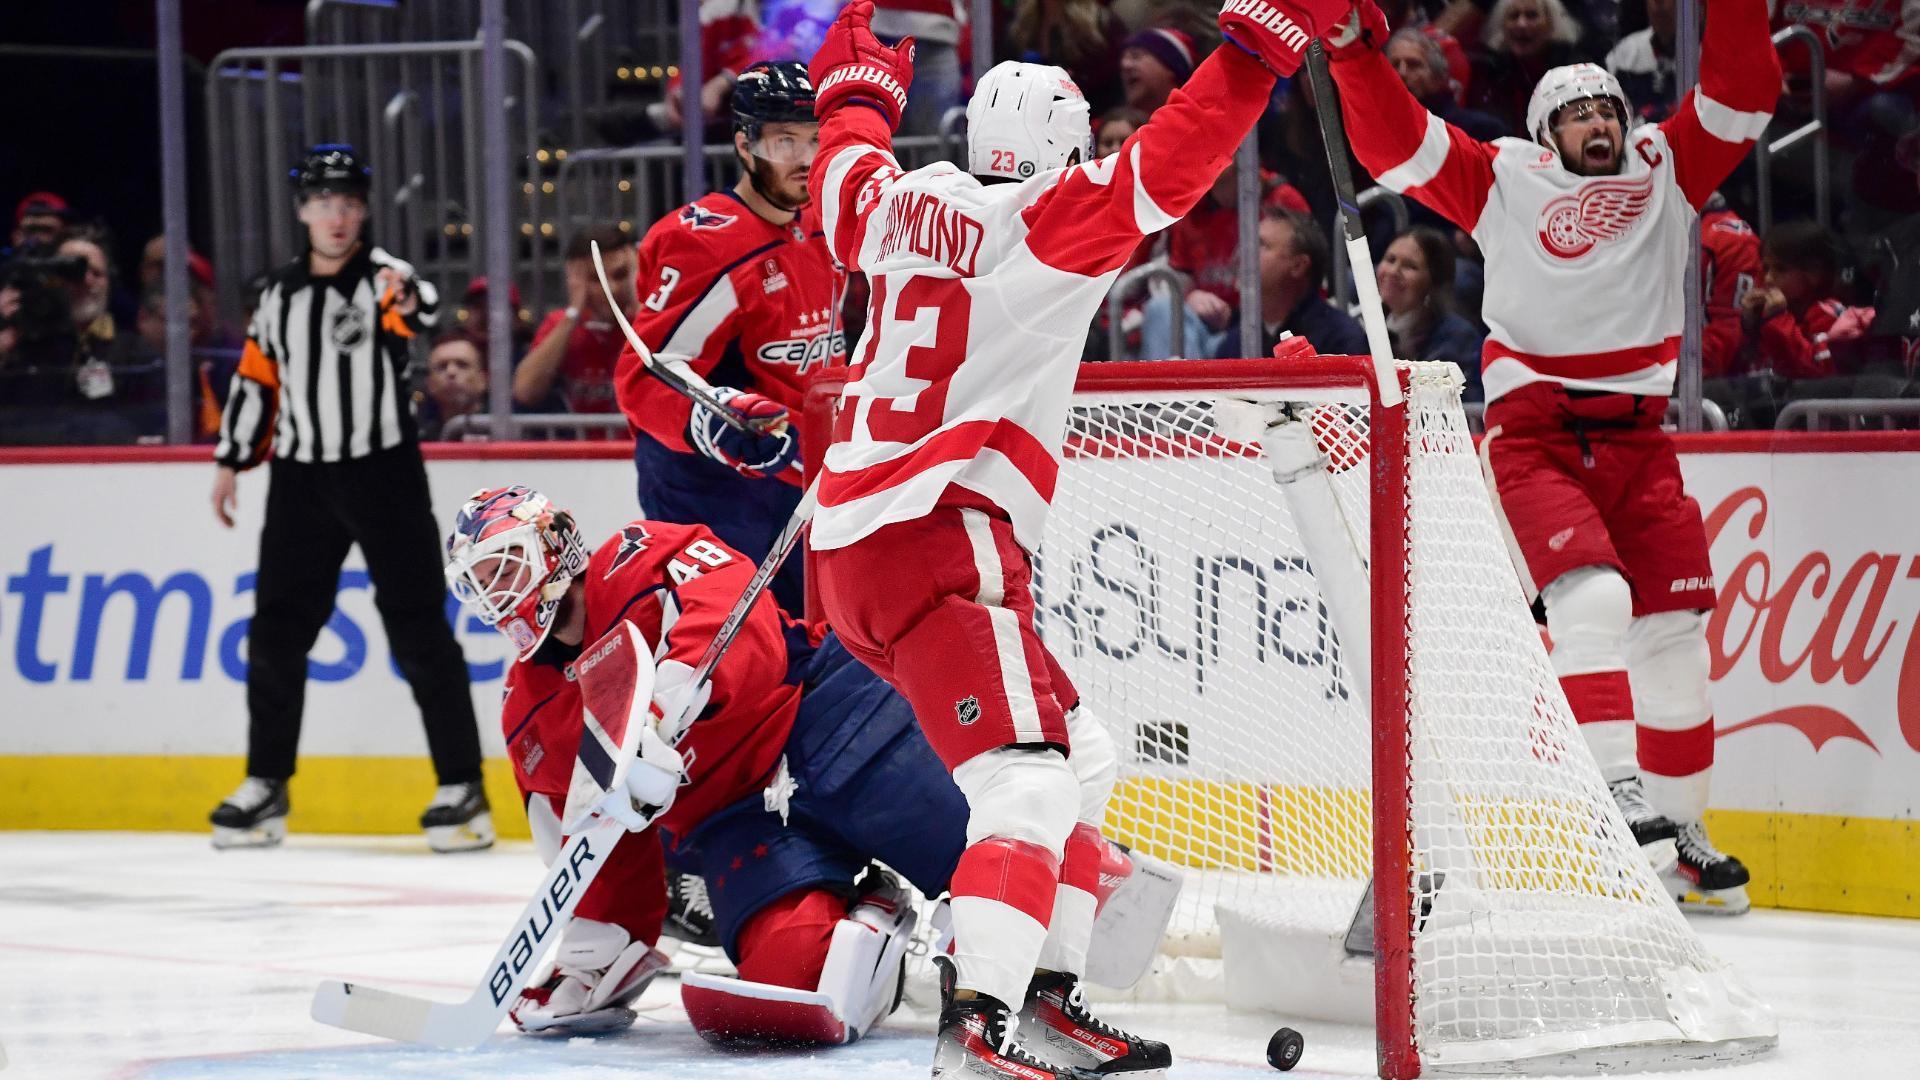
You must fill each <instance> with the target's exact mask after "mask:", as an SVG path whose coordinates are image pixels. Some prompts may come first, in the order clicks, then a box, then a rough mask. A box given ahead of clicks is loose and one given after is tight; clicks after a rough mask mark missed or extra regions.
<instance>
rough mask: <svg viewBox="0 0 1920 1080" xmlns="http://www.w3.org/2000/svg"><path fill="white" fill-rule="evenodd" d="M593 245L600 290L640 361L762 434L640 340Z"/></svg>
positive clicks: (737, 425)
mask: <svg viewBox="0 0 1920 1080" xmlns="http://www.w3.org/2000/svg"><path fill="white" fill-rule="evenodd" d="M589 246H590V247H591V248H592V249H593V272H594V274H595V276H597V277H599V279H600V291H601V292H604V293H606V294H607V307H608V308H609V309H611V310H612V311H613V321H614V322H615V323H617V324H619V326H620V333H622V334H624V335H625V336H626V339H627V344H629V345H631V346H633V351H634V353H635V354H636V355H638V356H639V357H640V362H641V363H642V364H644V365H646V368H647V370H648V371H650V372H652V373H653V374H654V377H656V378H658V379H659V380H660V381H661V382H663V383H666V384H667V385H668V386H670V387H672V388H673V389H674V390H675V391H677V392H678V393H679V394H681V395H682V396H684V397H687V398H689V399H691V400H693V401H695V402H697V403H698V404H699V405H700V406H701V407H702V408H704V409H706V410H707V411H708V412H710V413H712V414H714V415H715V416H718V417H719V418H720V421H721V422H722V423H724V424H726V425H727V426H728V427H730V428H732V429H733V430H735V431H738V432H740V433H742V434H758V433H759V430H760V429H758V428H755V427H754V426H753V425H751V424H749V423H747V422H746V421H745V420H742V419H741V418H740V417H739V415H738V414H736V413H735V412H734V411H733V410H732V409H729V408H727V407H726V406H725V405H722V404H721V403H720V399H719V398H716V397H714V396H713V390H712V388H710V387H707V386H704V385H701V384H698V383H696V382H694V381H693V380H691V379H688V378H687V377H685V376H684V375H681V374H680V373H679V372H678V371H675V370H674V369H673V368H672V367H670V366H668V365H667V364H664V363H662V362H661V361H660V360H659V359H658V358H656V357H655V356H654V355H653V350H651V349H649V348H647V343H646V342H644V341H642V340H640V332H639V331H638V330H635V329H634V328H633V324H632V323H630V322H628V321H627V313H626V311H624V310H623V309H622V308H621V307H620V298H619V297H617V296H615V295H613V284H612V283H611V282H609V281H608V280H607V264H606V263H605V262H603V261H602V260H601V258H600V243H599V241H597V240H596V241H593V242H592V243H591V244H590V245H589Z"/></svg>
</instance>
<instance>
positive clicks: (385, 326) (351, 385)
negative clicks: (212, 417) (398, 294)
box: [214, 245, 439, 469]
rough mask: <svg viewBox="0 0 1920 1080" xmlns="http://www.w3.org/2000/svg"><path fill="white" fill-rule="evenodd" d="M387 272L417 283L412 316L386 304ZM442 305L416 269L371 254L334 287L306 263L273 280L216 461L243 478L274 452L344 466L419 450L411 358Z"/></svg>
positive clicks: (359, 257) (352, 262)
mask: <svg viewBox="0 0 1920 1080" xmlns="http://www.w3.org/2000/svg"><path fill="white" fill-rule="evenodd" d="M383 269H392V270H394V271H395V272H397V273H398V274H400V276H401V277H402V278H404V279H406V280H408V281H411V282H412V283H413V288H414V289H415V290H416V291H417V292H418V293H419V295H420V305H419V308H418V310H416V311H415V312H414V313H413V314H412V315H408V316H403V315H401V314H400V312H399V311H398V310H397V309H396V308H395V307H394V304H395V300H396V298H395V297H391V296H389V297H383V296H382V292H383V291H384V290H383V289H382V286H381V283H380V281H379V279H378V278H377V277H376V275H377V274H379V273H380V271H381V270H383ZM438 303H439V294H438V293H437V292H436V291H435V289H434V287H433V286H432V285H430V284H428V283H427V282H424V281H419V280H417V279H415V278H414V273H413V267H411V266H409V265H407V264H406V263H404V262H401V261H400V260H399V259H396V258H394V257H393V256H391V255H389V254H387V253H386V252H385V251H382V250H381V249H380V248H377V247H374V246H372V245H363V246H362V247H361V248H360V250H358V251H357V252H355V253H354V255H353V257H352V258H350V259H348V260H347V263H346V265H345V266H343V267H341V269H340V272H339V273H338V274H336V275H334V276H332V277H326V278H319V277H314V276H313V274H312V273H311V272H309V270H308V269H307V256H306V255H304V254H303V255H301V256H300V257H299V258H297V259H295V260H294V261H293V262H290V263H288V264H287V265H285V266H282V267H281V268H279V269H278V270H275V271H273V272H272V273H271V274H269V275H268V277H267V283H266V287H265V288H264V289H263V290H262V291H261V293H260V300H259V303H258V304H257V305H256V306H255V308H254V312H253V320H252V322H251V323H250V324H249V325H248V327H247V341H246V345H245V347H244V350H243V352H242V354H241V357H240V368H239V370H238V371H236V372H235V373H234V376H233V388H232V391H231V392H230V393H229V394H228V396H227V407H226V409H225V411H224V412H222V414H221V416H220V444H219V446H218V447H217V448H216V449H215V451H214V460H215V461H217V462H219V463H220V464H222V465H228V466H232V467H233V468H236V469H247V468H251V467H253V466H255V465H258V464H259V463H260V462H261V461H262V460H264V459H265V458H266V456H267V454H268V452H269V451H271V452H272V454H273V455H274V456H275V457H280V458H286V459H290V460H293V461H299V462H307V463H313V462H328V461H343V460H346V459H348V458H357V457H365V456H366V455H368V454H371V453H373V452H375V451H377V450H386V449H390V448H392V447H395V446H398V445H400V444H401V443H406V442H413V441H415V439H416V438H417V436H416V435H415V431H414V424H413V415H412V412H411V410H410V409H409V408H408V404H407V403H408V393H407V387H406V383H405V374H406V369H407V361H408V358H409V357H408V350H409V346H410V344H411V342H412V340H413V338H414V336H415V335H416V334H418V333H419V332H420V331H422V330H425V329H426V328H428V327H430V326H432V325H433V323H434V320H435V318H436V315H437V307H438Z"/></svg>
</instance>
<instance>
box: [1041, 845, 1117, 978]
mask: <svg viewBox="0 0 1920 1080" xmlns="http://www.w3.org/2000/svg"><path fill="white" fill-rule="evenodd" d="M1106 846H1107V842H1106V840H1104V839H1103V838H1102V837H1101V836H1100V830H1099V829H1098V828H1096V827H1094V826H1092V825H1089V824H1087V823H1086V822H1084V821H1082V822H1080V823H1078V824H1076V825H1075V826H1074V827H1073V834H1072V835H1071V836H1069V837H1067V853H1066V857H1065V858H1064V859H1062V860H1061V861H1060V884H1059V885H1058V886H1057V887H1056V888H1055V890H1054V894H1053V920H1052V922H1050V923H1049V924H1048V925H1047V941H1046V944H1045V945H1044V946H1042V947H1041V949H1040V963H1039V964H1038V965H1037V966H1039V967H1041V968H1043V969H1045V970H1047V971H1064V972H1067V973H1069V974H1072V975H1075V976H1081V975H1085V974H1086V973H1087V946H1088V945H1089V944H1090V943H1091V942H1092V941H1093V919H1094V915H1095V914H1096V913H1097V912H1098V909H1099V898H1098V893H1099V889H1100V862H1101V859H1102V857H1103V856H1104V854H1105V852H1106Z"/></svg>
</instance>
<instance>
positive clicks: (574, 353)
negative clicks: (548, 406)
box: [533, 311, 627, 413]
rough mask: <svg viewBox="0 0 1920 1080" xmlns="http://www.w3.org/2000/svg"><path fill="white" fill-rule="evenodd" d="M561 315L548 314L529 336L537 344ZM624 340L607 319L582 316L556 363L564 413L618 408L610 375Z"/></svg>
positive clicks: (606, 411)
mask: <svg viewBox="0 0 1920 1080" xmlns="http://www.w3.org/2000/svg"><path fill="white" fill-rule="evenodd" d="M566 317H567V313H566V312H564V311H550V312H548V313H547V317H546V318H545V319H544V320H542V321H541V323H540V328H539V329H538V330H535V331H534V332H533V343H534V344H535V345H538V344H540V343H541V342H542V341H544V340H546V338H547V335H548V334H551V333H553V332H554V329H555V328H556V327H558V326H559V325H560V323H561V322H562V321H563V320H565V319H566ZM626 344H627V339H626V338H625V337H623V336H622V335H621V333H620V327H618V326H617V325H615V324H614V322H613V320H611V319H597V318H588V317H586V316H585V315H584V314H583V315H582V317H581V319H580V321H579V322H577V323H575V324H574V326H573V332H572V333H570V334H568V335H567V351H566V354H565V355H564V356H563V357H562V358H561V360H560V397H561V399H562V400H563V401H564V402H565V403H566V406H567V411H568V412H577V413H610V412H612V411H614V409H615V408H617V407H618V405H617V403H616V402H615V401H614V397H613V374H614V369H615V368H616V367H617V366H618V364H619V361H620V353H621V352H622V351H624V350H625V348H626Z"/></svg>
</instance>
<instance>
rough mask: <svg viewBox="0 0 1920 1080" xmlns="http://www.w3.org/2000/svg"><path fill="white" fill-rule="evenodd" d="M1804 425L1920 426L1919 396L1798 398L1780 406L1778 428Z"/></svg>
mask: <svg viewBox="0 0 1920 1080" xmlns="http://www.w3.org/2000/svg"><path fill="white" fill-rule="evenodd" d="M1803 425H1804V426H1805V427H1806V429H1807V430H1808V431H1835V430H1840V431H1873V430H1885V431H1891V430H1896V429H1902V428H1914V427H1920V399H1915V398H1827V399H1825V400H1820V401H1795V402H1792V403H1791V404H1789V405H1788V406H1787V407H1786V408H1784V409H1781V410H1780V415H1779V416H1778V417H1777V418H1775V420H1774V422H1773V427H1774V430H1776V431H1790V430H1792V429H1793V428H1796V427H1800V426H1803Z"/></svg>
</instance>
